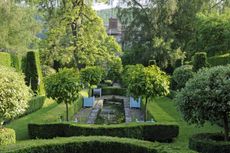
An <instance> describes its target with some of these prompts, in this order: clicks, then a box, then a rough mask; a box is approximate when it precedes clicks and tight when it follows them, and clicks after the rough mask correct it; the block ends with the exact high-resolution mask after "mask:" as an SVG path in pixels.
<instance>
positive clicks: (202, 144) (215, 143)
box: [189, 133, 230, 153]
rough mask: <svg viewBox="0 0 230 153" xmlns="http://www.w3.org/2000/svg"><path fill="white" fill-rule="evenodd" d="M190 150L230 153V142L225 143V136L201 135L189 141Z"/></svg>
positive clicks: (203, 152) (208, 152)
mask: <svg viewBox="0 0 230 153" xmlns="http://www.w3.org/2000/svg"><path fill="white" fill-rule="evenodd" d="M189 148H190V149H192V150H195V151H198V152H202V153H229V152H230V142H229V141H228V142H224V135H223V134H217V133H200V134H196V135H193V136H192V137H191V138H190V139H189Z"/></svg>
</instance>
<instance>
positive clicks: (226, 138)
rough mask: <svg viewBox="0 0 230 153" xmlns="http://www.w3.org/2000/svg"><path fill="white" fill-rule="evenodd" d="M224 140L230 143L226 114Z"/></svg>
mask: <svg viewBox="0 0 230 153" xmlns="http://www.w3.org/2000/svg"><path fill="white" fill-rule="evenodd" d="M223 121H224V140H225V141H228V134H229V127H228V114H227V113H225V114H224V118H223Z"/></svg>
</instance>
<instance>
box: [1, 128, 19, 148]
mask: <svg viewBox="0 0 230 153" xmlns="http://www.w3.org/2000/svg"><path fill="white" fill-rule="evenodd" d="M15 142H16V135H15V131H14V130H13V129H8V128H0V145H8V144H13V143H15Z"/></svg>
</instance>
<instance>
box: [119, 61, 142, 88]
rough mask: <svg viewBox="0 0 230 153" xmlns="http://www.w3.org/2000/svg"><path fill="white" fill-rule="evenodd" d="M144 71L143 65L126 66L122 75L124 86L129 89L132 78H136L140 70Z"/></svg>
mask: <svg viewBox="0 0 230 153" xmlns="http://www.w3.org/2000/svg"><path fill="white" fill-rule="evenodd" d="M142 69H144V66H143V65H141V64H137V65H126V66H125V67H124V70H123V74H122V84H123V85H124V87H126V88H127V87H128V85H129V84H130V81H131V78H132V77H135V75H136V74H138V73H139V71H140V70H142Z"/></svg>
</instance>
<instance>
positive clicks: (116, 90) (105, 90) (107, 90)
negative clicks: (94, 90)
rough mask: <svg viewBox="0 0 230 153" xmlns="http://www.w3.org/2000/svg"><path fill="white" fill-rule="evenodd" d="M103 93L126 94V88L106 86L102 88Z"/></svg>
mask: <svg viewBox="0 0 230 153" xmlns="http://www.w3.org/2000/svg"><path fill="white" fill-rule="evenodd" d="M102 95H119V96H126V89H125V88H116V87H104V88H102Z"/></svg>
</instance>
